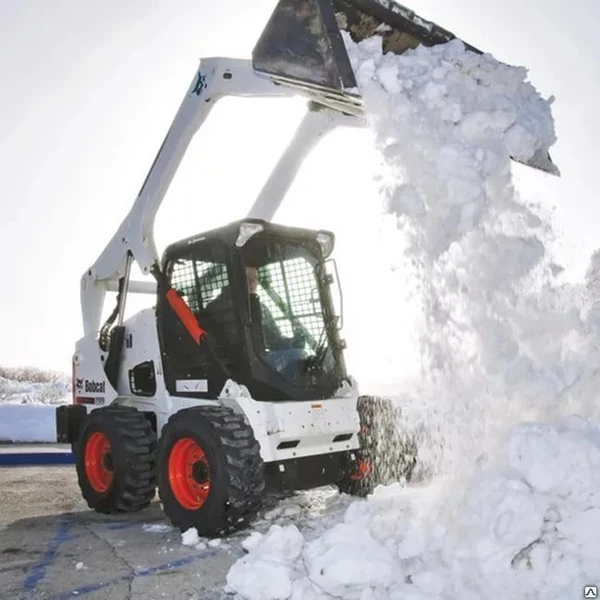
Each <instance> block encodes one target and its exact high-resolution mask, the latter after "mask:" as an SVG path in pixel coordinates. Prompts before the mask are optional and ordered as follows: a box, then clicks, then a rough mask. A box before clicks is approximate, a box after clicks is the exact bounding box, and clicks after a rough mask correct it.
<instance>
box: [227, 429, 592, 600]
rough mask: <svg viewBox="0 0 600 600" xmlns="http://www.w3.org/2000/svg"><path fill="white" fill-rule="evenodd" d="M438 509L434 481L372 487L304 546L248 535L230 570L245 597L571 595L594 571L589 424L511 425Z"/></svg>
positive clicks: (282, 531) (282, 535) (291, 528)
mask: <svg viewBox="0 0 600 600" xmlns="http://www.w3.org/2000/svg"><path fill="white" fill-rule="evenodd" d="M466 483H467V485H466V488H465V491H464V493H459V492H458V491H457V490H456V489H455V490H454V491H453V493H454V495H456V496H459V498H458V499H459V502H457V503H456V504H451V505H448V503H447V500H448V498H446V497H445V495H446V494H447V493H448V490H446V489H445V487H444V485H438V486H434V485H430V486H426V487H423V488H413V489H410V488H407V489H403V488H402V487H401V486H400V485H399V484H397V485H392V486H388V487H385V488H384V487H380V488H378V489H377V490H376V492H375V494H374V495H372V496H370V497H369V498H368V500H367V501H357V502H354V503H353V504H351V505H350V506H349V508H348V509H347V511H346V514H345V517H344V519H343V522H340V523H338V524H337V525H335V526H334V527H332V528H331V529H329V531H327V532H326V533H325V534H324V535H322V536H321V537H319V538H317V539H315V540H313V541H306V540H305V539H304V537H303V535H302V534H301V533H300V531H299V530H298V529H297V528H296V526H295V525H288V526H284V527H281V526H278V525H276V526H273V527H271V529H270V530H269V532H268V533H266V534H265V535H261V534H259V533H253V534H252V535H251V536H250V537H249V538H248V539H247V540H246V541H245V542H244V543H243V546H244V548H245V549H246V550H247V551H248V554H247V555H246V556H245V557H243V558H242V559H240V560H239V561H238V562H237V563H236V564H235V565H234V566H233V567H232V568H231V570H230V571H229V574H228V576H227V584H228V586H229V588H231V589H232V590H234V591H235V592H237V593H238V594H240V596H241V597H242V598H244V599H247V600H284V599H288V598H291V599H294V600H301V599H302V600H326V599H327V598H331V597H332V596H333V597H337V598H344V600H353V599H356V600H367V599H383V598H385V599H386V600H408V599H410V600H420V599H423V600H425V599H427V600H430V599H431V598H460V599H461V600H471V599H472V600H480V599H481V598H555V599H557V600H558V599H565V600H566V599H570V598H576V597H581V594H582V591H583V588H584V586H585V585H590V584H592V583H598V574H600V539H599V538H598V535H597V532H598V528H599V527H600V429H599V428H598V427H595V426H592V425H590V424H589V423H586V422H585V421H584V420H581V419H575V418H571V419H569V420H566V421H564V422H562V423H560V424H558V425H556V426H550V425H539V424H521V425H519V426H518V427H516V428H515V429H513V430H512V431H511V433H510V435H509V436H508V439H507V440H506V441H505V443H504V445H503V446H502V449H501V451H500V452H499V453H498V454H497V455H496V456H495V457H494V460H493V462H492V463H491V464H489V465H488V466H486V467H485V468H481V469H479V470H478V471H477V473H475V475H474V476H473V478H472V479H471V480H470V481H468V482H466Z"/></svg>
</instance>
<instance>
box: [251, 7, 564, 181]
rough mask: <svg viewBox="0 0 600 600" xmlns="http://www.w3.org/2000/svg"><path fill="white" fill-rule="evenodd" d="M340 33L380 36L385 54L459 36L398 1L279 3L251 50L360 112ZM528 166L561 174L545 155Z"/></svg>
mask: <svg viewBox="0 0 600 600" xmlns="http://www.w3.org/2000/svg"><path fill="white" fill-rule="evenodd" d="M380 2H381V3H380ZM384 4H385V5H386V6H384ZM387 6H389V7H390V8H387ZM340 30H345V31H347V32H348V33H349V34H350V36H351V37H352V39H353V40H354V41H355V42H360V41H362V40H364V39H366V38H369V37H372V36H374V35H379V36H380V37H381V38H382V46H383V51H384V53H386V52H393V53H395V54H402V53H403V52H405V51H406V50H408V49H409V48H416V47H417V46H418V45H419V44H423V45H424V46H434V45H436V44H444V43H446V42H449V41H451V40H453V39H455V38H456V37H457V36H455V35H454V34H453V33H452V32H450V31H448V30H446V29H443V28H442V27H440V26H439V25H437V24H436V23H433V22H431V21H427V20H426V19H423V18H421V17H419V16H418V15H417V14H415V13H414V12H413V11H412V10H410V9H408V8H406V7H404V6H402V5H401V4H397V3H396V2H395V1H394V0H279V2H278V3H277V6H276V7H275V9H274V11H273V13H272V15H271V17H270V19H269V21H268V22H267V25H266V27H265V29H264V30H263V32H262V34H261V36H260V38H259V39H258V41H257V43H256V45H255V47H254V49H253V51H252V61H253V66H254V69H255V70H256V71H257V72H259V73H263V74H265V75H267V76H269V77H270V78H271V79H273V80H274V81H276V82H278V83H281V84H283V85H288V86H291V87H298V88H301V89H303V90H305V91H309V92H311V91H312V92H314V93H315V98H314V99H315V101H316V102H319V101H322V103H324V104H326V105H328V106H330V107H333V108H337V109H338V110H341V111H343V112H348V113H350V114H360V113H361V112H362V102H361V98H360V95H359V93H358V91H357V89H356V80H355V78H354V72H353V71H352V66H351V64H350V60H349V58H348V54H347V52H346V48H345V46H344V41H343V39H342V36H341V34H340ZM461 41H462V42H463V43H464V44H465V47H466V48H468V49H469V50H471V51H472V52H476V53H478V54H481V53H482V51H481V50H479V49H478V48H476V47H474V46H472V45H470V44H467V43H466V42H465V41H464V40H461ZM526 164H527V165H528V166H530V167H533V168H536V169H540V170H542V171H545V172H547V173H552V174H558V169H557V168H556V166H555V165H554V164H553V163H552V159H551V158H550V155H549V154H547V153H543V154H540V153H538V154H537V155H535V156H534V157H533V158H532V159H530V160H529V161H527V163H526Z"/></svg>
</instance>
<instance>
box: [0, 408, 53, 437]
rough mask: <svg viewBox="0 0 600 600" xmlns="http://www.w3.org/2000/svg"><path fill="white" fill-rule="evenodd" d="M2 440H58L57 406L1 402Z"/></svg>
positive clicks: (0, 429) (0, 432)
mask: <svg viewBox="0 0 600 600" xmlns="http://www.w3.org/2000/svg"><path fill="white" fill-rule="evenodd" d="M2 442H21V443H30V442H31V443H33V442H56V406H55V405H44V404H36V405H33V404H6V403H4V404H0V443H2Z"/></svg>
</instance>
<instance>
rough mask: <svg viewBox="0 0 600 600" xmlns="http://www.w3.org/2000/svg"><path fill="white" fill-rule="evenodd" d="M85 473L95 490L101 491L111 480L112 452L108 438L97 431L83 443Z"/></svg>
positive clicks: (104, 489) (104, 490) (106, 487)
mask: <svg viewBox="0 0 600 600" xmlns="http://www.w3.org/2000/svg"><path fill="white" fill-rule="evenodd" d="M84 461H85V474H86V476H87V479H88V481H89V482H90V485H91V486H92V487H93V488H94V490H95V491H96V492H99V493H103V492H106V490H107V489H108V488H109V487H110V484H111V483H112V480H113V465H112V454H111V451H110V442H109V441H108V438H107V437H106V436H105V435H104V434H103V433H100V432H99V431H97V432H96V433H93V434H92V435H91V436H90V437H89V438H88V441H87V443H86V445H85V455H84Z"/></svg>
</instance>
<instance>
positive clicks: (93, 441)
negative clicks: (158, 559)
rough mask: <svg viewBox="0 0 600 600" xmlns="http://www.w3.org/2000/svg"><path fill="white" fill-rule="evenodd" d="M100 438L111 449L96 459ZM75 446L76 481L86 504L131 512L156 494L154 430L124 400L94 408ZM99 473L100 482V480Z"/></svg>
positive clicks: (107, 510) (107, 511)
mask: <svg viewBox="0 0 600 600" xmlns="http://www.w3.org/2000/svg"><path fill="white" fill-rule="evenodd" d="M104 440H106V442H107V443H108V444H109V446H110V449H109V452H108V453H107V454H106V455H105V458H104V459H103V460H102V461H100V460H94V453H95V455H96V457H98V445H100V446H102V444H104ZM74 450H75V466H76V469H77V479H78V481H79V487H80V489H81V493H82V495H83V497H84V498H85V500H86V501H87V504H88V506H89V507H90V508H92V509H94V510H95V511H97V512H100V513H104V514H111V513H123V512H134V511H138V510H141V509H143V508H145V507H147V506H148V505H149V504H150V502H151V501H152V499H153V498H154V496H155V494H156V433H155V432H154V431H153V429H152V425H151V424H150V422H149V421H148V419H147V418H146V417H145V416H144V414H143V413H141V412H138V411H137V410H136V409H134V408H130V407H125V406H107V407H105V408H96V409H94V410H92V411H91V412H90V414H89V415H88V416H87V417H86V419H85V421H84V424H83V428H82V430H81V434H80V436H79V440H78V441H77V444H76V445H75V448H74ZM86 450H88V461H87V466H86ZM100 454H102V452H100ZM94 463H96V464H100V463H102V464H103V467H94ZM107 473H109V474H110V476H109V475H108V474H107ZM98 478H100V479H101V483H102V484H103V486H99V485H98ZM109 480H110V481H109Z"/></svg>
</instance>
